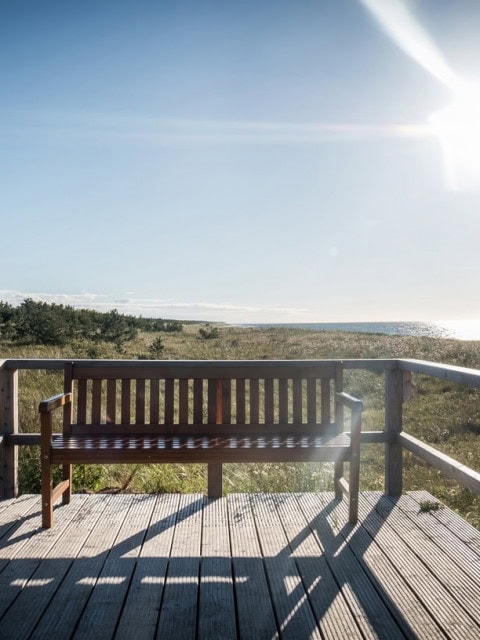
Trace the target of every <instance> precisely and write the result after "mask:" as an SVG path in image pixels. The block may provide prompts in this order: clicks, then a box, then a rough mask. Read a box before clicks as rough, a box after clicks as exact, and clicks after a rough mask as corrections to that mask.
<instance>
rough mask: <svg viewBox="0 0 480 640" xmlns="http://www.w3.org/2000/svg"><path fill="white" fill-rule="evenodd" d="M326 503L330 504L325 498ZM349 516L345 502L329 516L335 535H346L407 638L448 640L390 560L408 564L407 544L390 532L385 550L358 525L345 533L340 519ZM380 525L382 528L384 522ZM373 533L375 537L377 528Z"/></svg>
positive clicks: (384, 546) (346, 539)
mask: <svg viewBox="0 0 480 640" xmlns="http://www.w3.org/2000/svg"><path fill="white" fill-rule="evenodd" d="M322 503H323V504H326V505H327V503H326V501H325V499H324V496H322ZM346 515H347V505H346V503H345V502H341V503H339V504H338V505H337V506H336V507H335V509H333V510H331V511H330V513H328V515H327V519H328V523H329V525H330V526H331V527H332V531H333V533H334V534H335V535H337V536H338V535H340V536H342V537H343V538H344V540H345V542H348V546H349V548H350V549H351V550H352V552H353V553H354V555H355V557H356V558H357V560H358V562H359V564H360V565H361V566H362V568H363V570H364V571H365V572H366V574H367V575H368V577H369V578H370V580H371V582H372V584H373V585H374V586H375V587H376V589H377V592H378V593H379V594H380V597H381V598H382V599H383V601H384V602H385V605H386V606H387V607H388V609H389V610H390V612H391V614H392V615H393V616H394V618H395V621H396V623H397V624H398V626H399V627H400V629H401V630H402V632H403V634H404V635H405V637H406V638H411V640H417V638H425V639H429V640H436V639H437V638H445V637H446V636H445V634H444V633H443V632H442V630H441V628H440V627H439V626H438V625H437V624H436V623H435V621H434V620H433V619H432V617H431V615H430V612H429V611H428V610H427V608H426V607H425V606H424V605H423V604H422V602H421V600H420V599H419V598H418V596H417V594H416V592H415V591H414V590H412V588H411V587H410V584H409V582H408V580H406V579H405V578H404V577H403V576H402V574H401V573H400V572H399V571H397V570H396V568H395V566H394V565H393V564H392V563H391V561H390V560H389V555H396V556H398V557H399V558H402V559H403V560H404V561H406V562H408V557H406V555H405V553H406V549H405V545H404V544H403V542H402V541H401V540H400V539H399V538H398V536H396V535H395V533H394V532H390V535H389V534H388V533H387V534H386V535H384V539H385V544H384V545H383V550H382V547H381V546H379V545H378V544H377V542H376V538H377V536H376V535H370V533H369V532H368V531H367V529H366V528H364V527H362V526H357V527H355V529H354V530H353V531H349V530H345V529H344V528H343V527H342V526H341V524H340V523H341V522H342V520H340V519H341V518H345V517H346ZM362 516H363V517H364V518H365V519H367V520H368V519H369V513H368V511H366V510H363V512H362ZM378 526H379V527H380V528H381V525H380V522H379V523H378ZM370 531H371V533H372V534H373V528H372V529H370ZM387 548H388V552H387Z"/></svg>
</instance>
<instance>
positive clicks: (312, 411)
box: [307, 378, 317, 424]
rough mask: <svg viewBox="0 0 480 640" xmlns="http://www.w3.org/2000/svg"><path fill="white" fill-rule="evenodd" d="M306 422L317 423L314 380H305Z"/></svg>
mask: <svg viewBox="0 0 480 640" xmlns="http://www.w3.org/2000/svg"><path fill="white" fill-rule="evenodd" d="M307 422H310V423H313V424H315V423H316V422H317V381H316V379H315V378H308V380H307Z"/></svg>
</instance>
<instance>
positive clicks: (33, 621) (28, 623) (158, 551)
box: [0, 492, 480, 640]
mask: <svg viewBox="0 0 480 640" xmlns="http://www.w3.org/2000/svg"><path fill="white" fill-rule="evenodd" d="M426 499H430V500H433V498H432V497H431V496H429V495H428V494H426V493H424V492H414V493H410V494H408V495H405V496H402V497H401V498H399V499H392V498H387V497H385V496H382V495H380V494H377V493H363V494H361V500H360V522H359V524H358V525H357V526H356V527H351V526H350V525H346V524H345V523H346V522H347V508H346V504H345V502H343V503H339V502H338V501H335V500H334V498H333V494H311V493H302V494H251V495H245V494H236V495H230V496H228V498H222V499H220V500H216V501H213V500H208V499H207V498H204V497H203V496H199V495H179V494H168V495H158V496H153V495H135V496H132V495H115V496H112V495H90V496H86V495H75V496H74V497H73V500H72V503H71V504H70V505H69V506H67V507H58V508H57V509H56V524H55V527H54V528H53V529H50V530H43V529H41V528H40V512H39V508H40V498H39V496H22V497H20V498H17V499H13V500H6V501H3V502H1V503H0V594H1V595H0V638H2V639H7V638H8V640H12V639H14V638H51V637H56V638H61V639H64V638H75V639H77V638H93V637H101V638H102V640H103V639H106V638H113V637H115V638H135V639H140V638H155V637H158V638H176V639H177V638H187V637H188V638H209V639H217V638H226V639H228V640H231V639H233V638H237V637H238V638H248V639H250V638H280V637H281V638H295V639H297V640H298V639H303V638H322V637H323V638H339V639H340V638H342V639H344V638H346V637H349V638H355V637H358V638H388V639H389V640H390V639H392V638H404V637H407V638H442V637H443V638H444V637H447V638H455V639H457V638H472V639H473V638H478V637H480V588H479V587H480V569H479V567H480V532H479V531H477V530H476V529H474V528H472V527H470V526H469V525H468V524H467V523H466V522H465V521H463V520H462V519H461V518H460V517H459V516H457V515H456V514H454V513H453V512H452V511H450V510H449V509H447V508H442V509H439V510H438V511H435V512H431V513H422V512H421V511H420V502H421V501H422V500H426Z"/></svg>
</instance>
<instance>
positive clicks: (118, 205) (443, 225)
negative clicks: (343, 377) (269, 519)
mask: <svg viewBox="0 0 480 640" xmlns="http://www.w3.org/2000/svg"><path fill="white" fill-rule="evenodd" d="M372 3H373V4H375V0H364V2H361V1H360V0H335V2H328V1H326V0H317V1H316V2H313V1H305V0H296V1H295V2H292V1H291V0H289V1H283V0H278V1H275V2H273V1H262V0H256V1H254V2H250V1H248V0H247V1H244V2H229V1H228V0H224V1H219V2H214V1H212V2H202V1H201V0H197V1H196V2H182V1H181V0H177V1H171V2H170V1H168V0H165V1H163V2H158V1H157V2H155V1H153V0H148V1H147V0H135V1H122V0H116V1H114V2H113V1H112V2H109V1H105V2H93V1H90V0H85V1H83V2H81V3H80V2H69V1H65V0H64V1H63V2H50V1H49V0H45V1H44V2H33V1H29V0H26V1H25V2H22V3H15V2H10V3H2V4H1V5H0V79H1V84H0V87H1V89H0V96H1V99H0V117H1V119H0V215H1V216H2V227H1V228H2V242H1V252H0V299H3V300H8V301H10V302H18V301H20V300H22V299H23V298H24V297H27V296H32V297H38V298H39V299H45V300H49V301H56V302H63V303H67V304H75V305H79V306H91V307H94V308H99V309H109V308H113V307H116V308H118V309H119V310H120V311H124V312H128V313H130V312H131V313H141V314H142V315H145V316H163V317H178V318H184V319H208V320H215V319H217V320H226V321H231V322H262V321H265V322H315V321H317V322H321V321H360V320H366V321H368V320H379V321H382V320H435V319H436V320H438V319H451V320H456V319H475V318H480V296H479V295H478V293H479V292H478V282H479V281H480V261H479V260H478V239H479V237H480V189H479V188H478V186H477V185H476V184H474V185H473V186H472V185H471V184H469V185H468V188H463V187H464V185H460V187H459V185H456V188H452V184H450V183H449V180H448V176H447V173H446V168H445V156H444V155H443V154H442V147H441V144H440V142H439V138H438V136H436V135H433V134H432V130H431V127H429V125H428V123H429V118H430V116H431V115H432V114H433V113H435V112H438V111H439V110H441V109H443V108H445V107H446V106H447V105H449V104H450V103H451V102H452V99H453V97H452V88H451V87H449V86H446V83H445V82H444V80H445V76H446V75H448V73H450V71H452V73H454V74H455V75H456V76H458V77H459V78H462V79H463V78H464V79H467V80H469V81H470V82H476V81H478V82H479V83H480V41H479V40H478V32H479V29H480V3H477V2H472V1H471V0H460V1H459V0H418V1H412V2H409V3H408V4H402V3H401V2H400V1H398V2H396V3H393V4H395V5H396V6H397V8H398V6H400V8H402V7H407V8H408V9H409V11H410V13H409V16H410V17H411V19H412V22H411V23H409V24H407V31H408V29H410V34H412V33H413V36H412V38H410V40H409V38H408V33H407V37H403V36H402V35H401V34H400V36H398V34H395V33H393V34H392V32H391V29H390V30H389V28H388V24H387V25H386V26H385V25H384V27H383V28H382V26H381V24H380V22H379V15H378V13H377V14H375V11H374V10H372V7H371V6H370V7H369V6H367V5H371V4H372ZM373 9H374V7H373ZM394 17H395V16H394ZM396 23H398V20H397V22H396ZM412 24H413V25H414V26H415V25H416V26H417V27H418V31H417V32H416V31H415V29H413V31H412ZM419 34H420V36H423V37H424V39H425V41H426V42H428V43H429V44H430V46H431V50H432V51H433V63H432V64H430V63H429V55H428V51H427V52H426V48H425V47H423V48H422V46H421V42H420V44H419V46H417V43H418V40H419V37H418V36H419ZM402 38H403V40H402ZM412 39H413V41H414V43H413V45H412V44H411V41H412ZM420 40H421V38H420ZM409 42H410V44H409ZM424 44H425V43H424ZM409 47H410V48H409ZM412 47H413V52H412ZM427 49H428V47H427ZM442 60H443V62H444V66H443V67H442V64H441V63H442ZM442 69H443V71H442ZM445 69H447V71H445V72H444V70H445ZM437 70H438V73H437ZM442 74H443V75H442ZM479 104H480V103H479ZM479 151H480V149H479ZM479 155H480V153H479ZM479 165H480V160H479ZM460 177H461V176H460ZM460 182H461V181H460Z"/></svg>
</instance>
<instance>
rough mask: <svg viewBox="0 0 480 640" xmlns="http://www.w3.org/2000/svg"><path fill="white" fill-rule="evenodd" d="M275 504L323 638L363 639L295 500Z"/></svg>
mask: <svg viewBox="0 0 480 640" xmlns="http://www.w3.org/2000/svg"><path fill="white" fill-rule="evenodd" d="M275 504H276V508H277V510H278V514H279V517H280V520H281V522H282V525H283V528H284V531H285V533H286V535H287V538H288V542H289V546H290V550H291V555H292V557H293V558H294V560H295V563H296V565H297V568H298V571H299V574H300V576H301V578H302V582H303V585H304V587H305V590H306V593H307V594H308V600H309V602H310V605H311V607H312V610H313V612H314V614H315V618H316V619H317V620H318V621H319V627H320V631H321V632H322V635H323V637H324V638H326V639H330V638H332V639H336V640H343V639H344V638H347V637H348V638H363V635H362V633H361V631H360V629H359V628H358V626H357V624H356V622H355V618H354V616H353V615H352V613H351V611H350V609H349V608H348V605H347V602H346V601H345V598H344V596H343V593H342V590H341V589H340V588H339V585H338V584H337V582H336V580H335V577H334V575H333V573H332V571H331V569H330V567H329V564H328V561H327V558H326V556H325V554H324V553H323V551H322V548H321V547H320V545H319V544H318V541H317V539H316V538H315V536H314V534H313V531H312V530H311V528H310V526H309V525H310V522H309V521H308V520H307V519H306V518H305V515H304V514H303V511H302V510H301V508H300V505H299V503H298V501H297V496H295V495H294V496H289V495H288V494H277V495H276V496H275Z"/></svg>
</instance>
